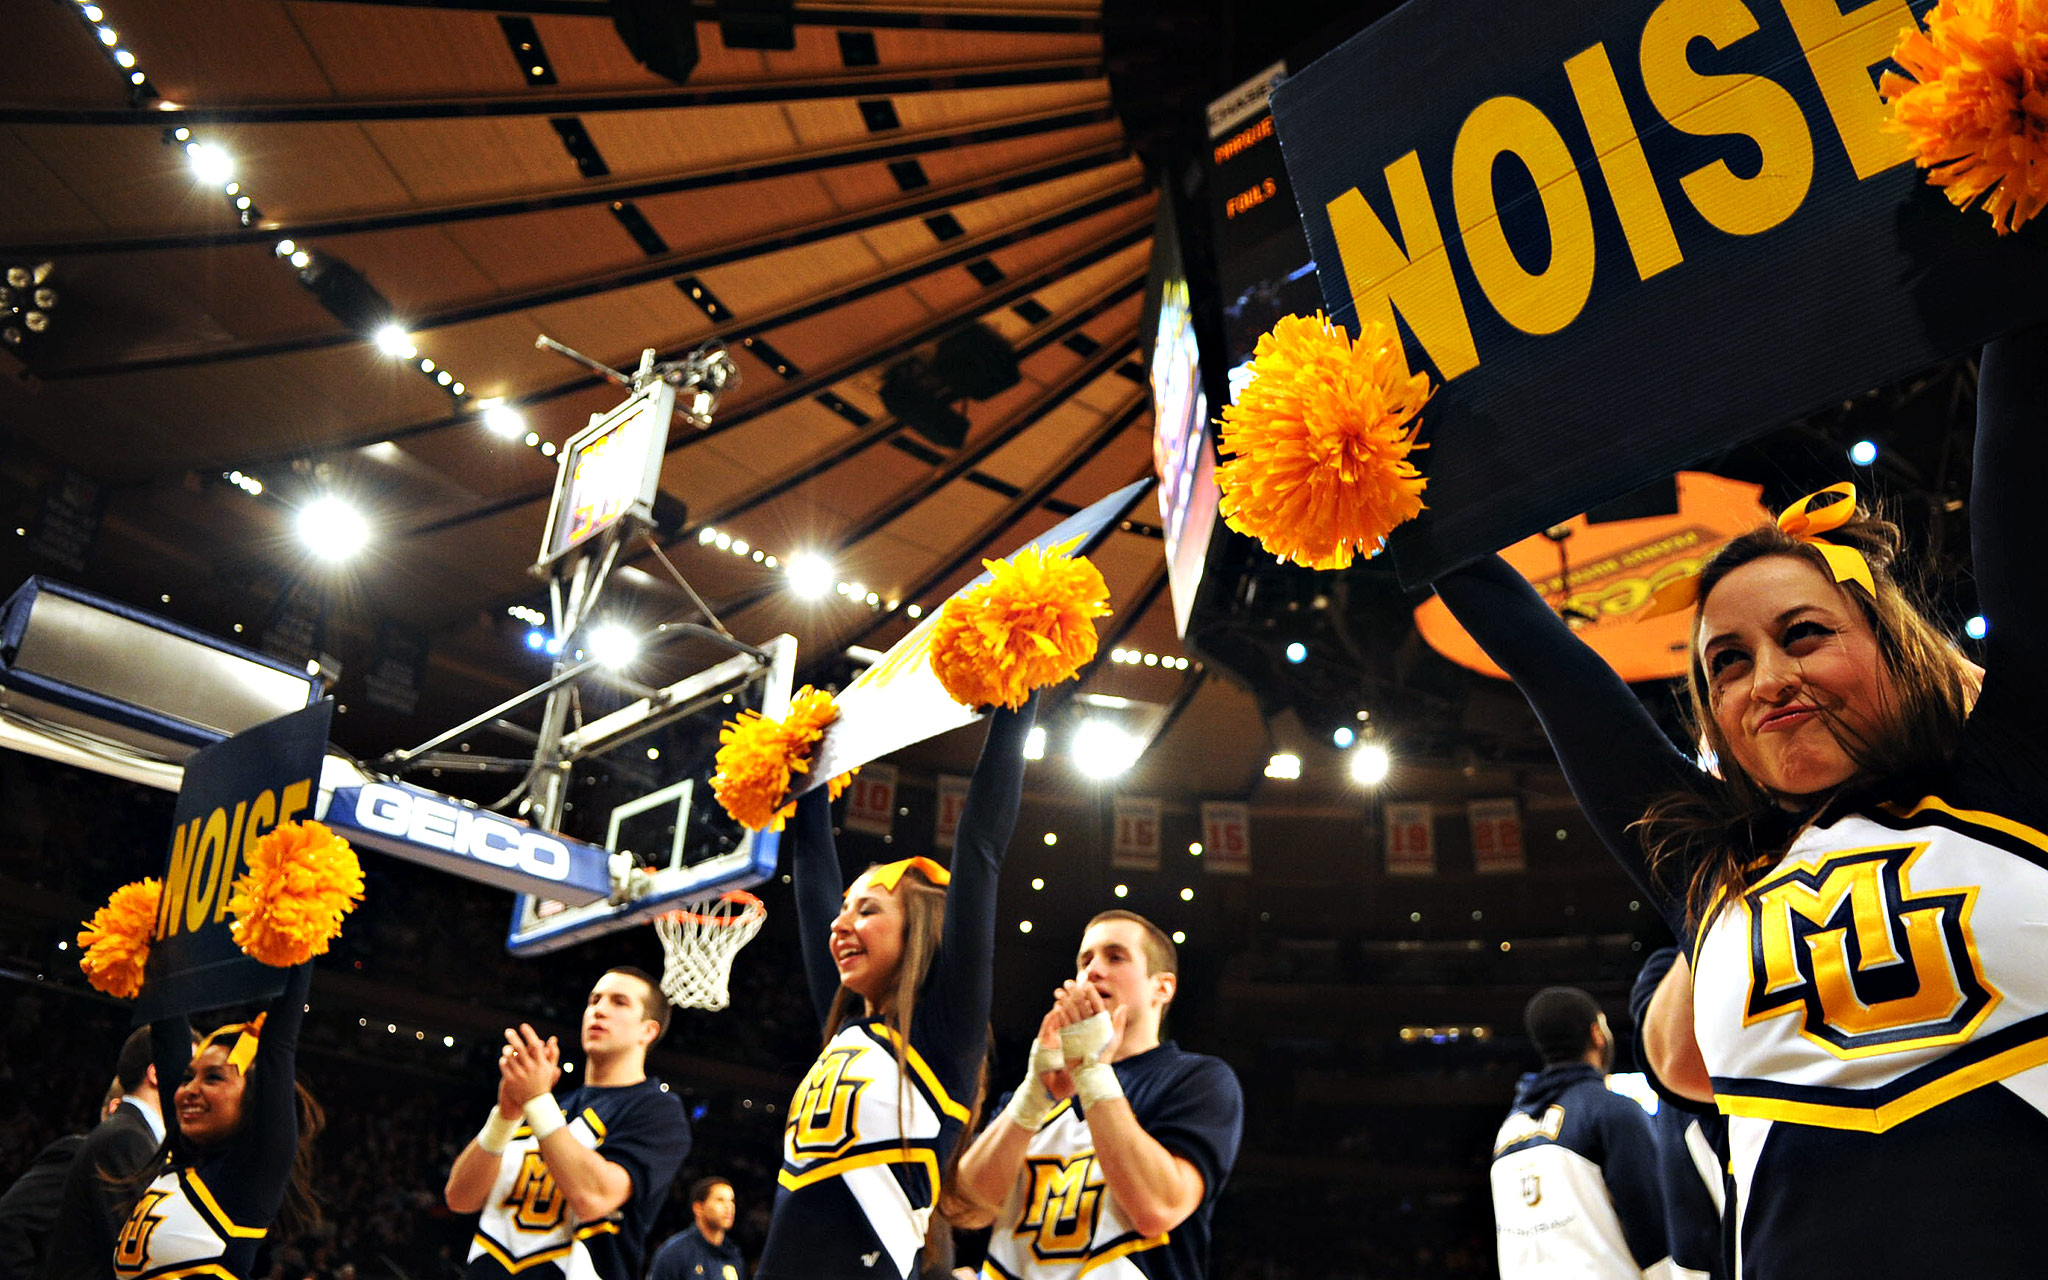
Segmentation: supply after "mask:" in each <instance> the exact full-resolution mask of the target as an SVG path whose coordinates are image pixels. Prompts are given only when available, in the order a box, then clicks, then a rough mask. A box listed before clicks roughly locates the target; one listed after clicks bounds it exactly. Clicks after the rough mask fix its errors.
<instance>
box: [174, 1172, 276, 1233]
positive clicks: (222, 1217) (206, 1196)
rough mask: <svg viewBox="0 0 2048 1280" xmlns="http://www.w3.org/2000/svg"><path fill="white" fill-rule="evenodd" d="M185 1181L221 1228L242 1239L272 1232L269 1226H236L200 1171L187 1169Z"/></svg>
mask: <svg viewBox="0 0 2048 1280" xmlns="http://www.w3.org/2000/svg"><path fill="white" fill-rule="evenodd" d="M184 1182H185V1185H186V1186H188V1187H190V1188H192V1194H193V1195H195V1196H197V1197H199V1203H200V1205H201V1206H202V1207H204V1208H205V1210H206V1212H207V1213H208V1214H210V1215H211V1216H212V1217H213V1220H214V1221H215V1222H218V1223H220V1225H221V1229H222V1230H224V1231H226V1232H227V1234H229V1235H231V1236H235V1237H237V1238H239V1239H242V1240H261V1239H262V1238H263V1237H264V1236H267V1235H269V1234H270V1228H269V1227H238V1226H236V1225H235V1220H234V1219H233V1218H230V1217H229V1216H228V1215H227V1211H226V1210H224V1209H222V1208H221V1207H220V1201H218V1200H216V1199H214V1198H213V1190H212V1188H210V1187H208V1186H207V1185H206V1184H205V1183H204V1182H201V1181H200V1180H199V1173H198V1171H197V1170H196V1169H195V1170H187V1171H186V1173H185V1177H184Z"/></svg>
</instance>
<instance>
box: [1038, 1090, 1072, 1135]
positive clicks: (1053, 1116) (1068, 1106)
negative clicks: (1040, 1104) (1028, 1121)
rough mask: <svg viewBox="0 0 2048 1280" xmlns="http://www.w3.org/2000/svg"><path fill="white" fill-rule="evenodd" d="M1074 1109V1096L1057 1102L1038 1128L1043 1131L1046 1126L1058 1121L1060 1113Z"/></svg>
mask: <svg viewBox="0 0 2048 1280" xmlns="http://www.w3.org/2000/svg"><path fill="white" fill-rule="evenodd" d="M1073 1109H1074V1099H1073V1096H1072V1095H1069V1096H1067V1097H1064V1098H1061V1099H1060V1100H1059V1101H1058V1102H1055V1103H1054V1104H1053V1106H1052V1110H1050V1111H1048V1112H1046V1113H1045V1119H1044V1120H1042V1121H1040V1122H1039V1125H1038V1127H1039V1128H1041V1129H1043V1128H1044V1127H1045V1126H1046V1125H1049V1124H1051V1123H1052V1122H1053V1121H1054V1120H1057V1119H1058V1118H1059V1114H1060V1112H1062V1111H1071V1110H1073Z"/></svg>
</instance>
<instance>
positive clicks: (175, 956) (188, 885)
mask: <svg viewBox="0 0 2048 1280" xmlns="http://www.w3.org/2000/svg"><path fill="white" fill-rule="evenodd" d="M333 718H334V702H333V700H331V699H323V700H321V701H319V702H316V703H314V704H313V705H312V706H310V707H307V708H306V709H305V710H304V711H294V712H292V713H291V714H290V715H287V716H279V717H278V718H277V719H275V720H270V721H266V722H264V723H263V724H259V725H257V726H256V727H255V728H253V729H247V730H244V731H243V732H241V733H238V734H236V735H235V736H234V737H232V738H229V739H227V740H226V741H225V742H217V743H215V744H214V745H213V746H210V747H207V748H205V749H204V750H202V751H200V752H199V753H198V754H196V755H194V756H193V757H192V758H191V759H190V760H188V761H186V763H185V780H184V784H183V785H182V786H180V787H179V788H178V803H177V805H176V807H175V808H174V809H172V811H171V848H170V853H169V855H168V856H167V857H166V858H165V860H164V876H163V886H164V887H163V895H162V897H161V898H160V899H159V900H158V907H157V918H156V938H155V941H154V942H153V943H152V944H151V945H150V948H149V963H148V967H147V969H146V970H145V972H144V976H143V982H142V994H141V995H140V996H139V997H137V999H136V1002H135V1016H136V1018H137V1020H138V1021H142V1022H147V1021H150V1020H152V1019H155V1018H161V1017H165V1016H168V1015H171V1014H181V1013H197V1012H199V1011H200V1010H203V1009H218V1008H220V1007H221V1006H223V1005H230V1004H249V1003H252V1002H254V1001H258V1000H267V999H269V998H270V997H271V996H274V995H276V994H277V993H278V992H280V991H282V990H284V979H285V971H284V970H282V969H273V968H271V967H270V966H268V965H265V964H260V963H258V962H257V961H255V960H251V959H250V958H249V957H247V956H245V955H243V954H242V949H241V948H240V947H238V946H236V945H235V939H234V934H233V932H232V929H231V924H230V917H229V915H228V900H229V898H230V897H232V896H233V893H234V886H235V880H236V879H237V878H238V877H240V876H241V875H242V873H243V872H244V871H245V870H247V864H248V852H249V850H250V848H252V847H253V846H254V845H255V843H256V841H257V839H258V838H259V837H261V836H262V835H263V834H264V833H266V832H268V831H269V830H270V829H271V828H272V827H275V826H277V825H278V824H279V823H281V822H290V821H293V820H294V819H301V820H303V819H306V818H311V817H312V816H313V802H314V799H315V797H316V795H317V793H318V791H319V787H320V764H321V761H323V760H324V759H326V757H327V727H328V722H329V721H331V720H332V719H333Z"/></svg>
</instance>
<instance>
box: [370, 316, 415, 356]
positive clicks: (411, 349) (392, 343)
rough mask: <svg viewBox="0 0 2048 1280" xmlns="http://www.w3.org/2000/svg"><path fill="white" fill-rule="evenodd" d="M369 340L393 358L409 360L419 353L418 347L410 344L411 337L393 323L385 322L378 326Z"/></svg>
mask: <svg viewBox="0 0 2048 1280" xmlns="http://www.w3.org/2000/svg"><path fill="white" fill-rule="evenodd" d="M371 340H372V341H374V342H375V343H376V344H377V350H379V351H381V352H383V353H384V354H385V355H387V356H390V357H391V358H392V359H393V360H410V359H412V358H413V357H414V356H416V355H418V354H419V353H420V351H419V348H418V347H415V346H414V345H413V344H412V339H411V338H410V337H408V336H407V335H406V332H405V330H403V329H401V328H399V327H398V326H397V325H395V324H387V325H384V326H383V327H381V328H379V329H378V330H377V332H376V333H374V334H372V335H371Z"/></svg>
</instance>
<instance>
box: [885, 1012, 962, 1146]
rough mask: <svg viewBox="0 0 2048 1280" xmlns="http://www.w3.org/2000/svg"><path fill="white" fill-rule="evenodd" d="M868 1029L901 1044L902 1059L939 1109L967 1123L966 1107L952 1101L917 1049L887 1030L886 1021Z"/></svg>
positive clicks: (893, 1043) (891, 1042) (894, 1043)
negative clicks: (935, 1101)
mask: <svg viewBox="0 0 2048 1280" xmlns="http://www.w3.org/2000/svg"><path fill="white" fill-rule="evenodd" d="M869 1030H871V1031H873V1032H875V1033H877V1034H879V1035H880V1036H881V1037H882V1039H884V1040H887V1041H889V1042H890V1044H892V1045H901V1046H902V1047H903V1060H904V1061H905V1062H907V1063H909V1064H910V1069H911V1070H912V1071H915V1072H916V1073H917V1078H918V1079H919V1080H922V1081H924V1087H925V1088H926V1089H927V1090H929V1091H930V1092H931V1095H932V1096H933V1097H935V1098H937V1099H938V1100H939V1110H941V1111H943V1112H945V1113H946V1114H947V1115H949V1116H951V1117H953V1118H954V1119H955V1120H958V1121H959V1122H960V1123H961V1124H966V1123H967V1119H968V1115H969V1113H968V1110H967V1108H966V1107H963V1106H961V1105H960V1104H959V1103H957V1102H955V1101H953V1095H952V1094H950V1093H947V1092H946V1086H944V1085H942V1084H940V1083H939V1080H938V1077H937V1076H934V1075H933V1074H932V1069H931V1068H930V1067H928V1066H926V1065H925V1061H924V1058H923V1057H922V1056H920V1055H919V1054H918V1052H917V1050H915V1049H913V1048H911V1047H910V1045H909V1044H908V1043H906V1042H905V1041H903V1040H901V1039H899V1038H898V1037H897V1035H896V1033H895V1032H893V1031H891V1030H889V1027H888V1024H887V1023H882V1022H877V1023H875V1024H873V1026H871V1027H870V1028H869Z"/></svg>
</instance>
